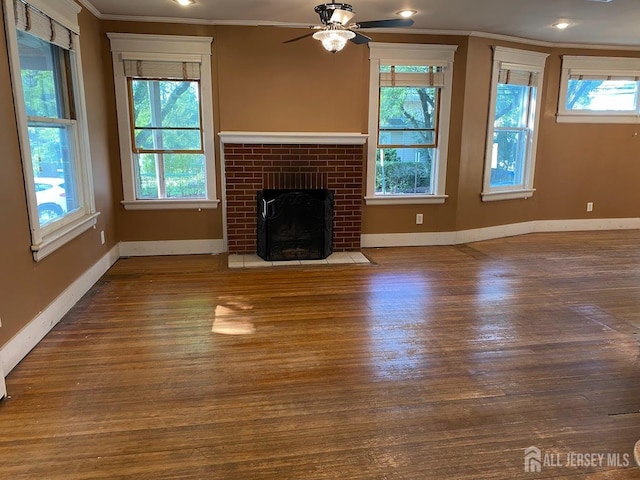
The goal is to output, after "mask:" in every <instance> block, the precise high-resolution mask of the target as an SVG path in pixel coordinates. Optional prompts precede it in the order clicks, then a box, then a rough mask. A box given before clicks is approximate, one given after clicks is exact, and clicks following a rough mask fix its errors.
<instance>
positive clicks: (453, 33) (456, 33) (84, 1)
mask: <svg viewBox="0 0 640 480" xmlns="http://www.w3.org/2000/svg"><path fill="white" fill-rule="evenodd" d="M76 1H77V2H78V3H80V4H81V5H82V6H84V7H85V8H86V9H87V10H89V11H90V12H91V13H92V14H93V15H95V16H96V17H97V18H98V19H100V20H112V21H119V22H144V23H178V24H187V25H212V26H213V25H220V26H237V27H282V28H301V29H305V28H313V25H309V24H300V23H287V22H271V21H265V20H255V21H251V20H206V19H202V18H173V17H146V16H128V15H105V14H103V13H101V12H100V11H99V10H98V9H97V8H96V7H94V6H93V5H92V4H91V2H90V0H76ZM367 31H368V32H371V33H403V34H409V35H443V36H450V37H478V38H488V39H491V40H501V41H505V42H514V43H519V44H523V45H533V46H538V47H546V48H570V49H583V50H584V49H588V50H620V51H636V52H637V51H640V45H615V44H613V45H607V44H590V43H554V42H547V41H544V40H535V39H532V38H523V37H516V36H512V35H503V34H500V33H490V32H479V31H475V30H431V29H422V28H421V29H418V28H409V29H407V28H370V29H367Z"/></svg>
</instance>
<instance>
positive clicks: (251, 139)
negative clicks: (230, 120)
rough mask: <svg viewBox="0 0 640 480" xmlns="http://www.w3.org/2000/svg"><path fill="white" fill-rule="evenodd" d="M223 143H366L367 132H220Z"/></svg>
mask: <svg viewBox="0 0 640 480" xmlns="http://www.w3.org/2000/svg"><path fill="white" fill-rule="evenodd" d="M218 135H219V136H220V140H221V141H222V143H241V144H262V145H266V144H295V145H306V144H313V145H364V144H365V143H366V141H367V138H368V137H369V135H367V134H365V133H356V132H349V133H342V132H340V133H335V132H334V133H332V132H220V133H219V134H218Z"/></svg>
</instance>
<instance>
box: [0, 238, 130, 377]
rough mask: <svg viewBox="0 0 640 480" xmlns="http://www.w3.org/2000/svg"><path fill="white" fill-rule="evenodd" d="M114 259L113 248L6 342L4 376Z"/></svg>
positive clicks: (1, 360)
mask: <svg viewBox="0 0 640 480" xmlns="http://www.w3.org/2000/svg"><path fill="white" fill-rule="evenodd" d="M118 258H119V248H118V245H116V246H115V247H113V248H112V249H111V250H109V252H107V254H106V255H105V256H103V257H102V258H101V259H100V260H98V262H96V263H95V264H94V265H93V266H92V267H91V268H89V270H87V271H86V272H85V273H83V274H82V275H81V276H80V278H78V279H77V280H76V281H75V282H73V283H72V284H71V285H69V286H68V287H67V288H66V290H65V291H64V292H62V293H61V294H60V295H58V297H57V298H56V299H55V300H54V301H53V302H51V304H50V305H49V306H48V307H47V308H45V309H44V310H43V311H42V312H40V313H39V314H38V315H37V316H36V317H35V318H34V319H33V320H31V321H30V322H29V323H28V324H27V325H25V327H24V328H23V329H22V330H20V331H19V332H18V333H17V334H16V335H15V336H14V337H13V338H12V339H11V340H9V341H8V342H7V343H6V344H5V345H4V346H3V347H2V348H1V349H0V371H2V373H4V375H7V374H8V373H9V372H11V370H13V368H14V367H15V366H16V365H17V364H18V363H20V361H21V360H22V359H23V358H24V357H26V356H27V354H28V353H29V352H30V351H31V350H32V349H33V347H35V346H36V345H37V344H38V342H40V340H42V339H43V338H44V337H45V335H46V334H47V333H49V331H51V329H52V328H53V327H54V326H55V325H56V324H57V323H58V322H59V321H60V320H61V319H62V317H64V316H65V314H66V313H67V312H68V311H69V310H70V309H71V307H73V306H74V305H75V304H76V303H77V302H78V300H80V298H82V296H83V295H84V294H85V293H87V292H88V291H89V289H90V288H91V287H92V286H93V284H94V283H96V282H97V281H98V280H99V279H100V277H101V276H102V275H104V274H105V272H106V271H107V270H109V268H110V267H111V266H112V265H113V264H114V263H116V261H117V260H118Z"/></svg>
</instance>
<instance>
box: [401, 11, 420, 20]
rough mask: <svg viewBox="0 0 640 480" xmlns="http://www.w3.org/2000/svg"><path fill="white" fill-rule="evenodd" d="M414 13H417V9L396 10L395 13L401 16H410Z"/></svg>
mask: <svg viewBox="0 0 640 480" xmlns="http://www.w3.org/2000/svg"><path fill="white" fill-rule="evenodd" d="M416 13H418V11H417V10H400V11H399V12H396V15H399V16H401V17H402V18H411V17H413V16H414V15H415V14H416Z"/></svg>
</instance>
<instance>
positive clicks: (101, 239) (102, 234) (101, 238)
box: [100, 230, 105, 245]
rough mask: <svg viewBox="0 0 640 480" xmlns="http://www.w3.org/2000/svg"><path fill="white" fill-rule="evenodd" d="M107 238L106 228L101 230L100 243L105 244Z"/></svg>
mask: <svg viewBox="0 0 640 480" xmlns="http://www.w3.org/2000/svg"><path fill="white" fill-rule="evenodd" d="M104 242H105V239H104V230H100V243H101V244H102V245H104Z"/></svg>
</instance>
